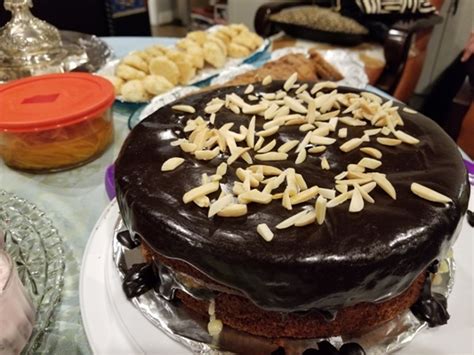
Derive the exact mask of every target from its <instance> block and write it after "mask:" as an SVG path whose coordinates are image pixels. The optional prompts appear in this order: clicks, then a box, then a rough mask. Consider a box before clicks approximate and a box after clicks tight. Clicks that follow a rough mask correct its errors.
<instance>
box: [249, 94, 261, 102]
mask: <svg viewBox="0 0 474 355" xmlns="http://www.w3.org/2000/svg"><path fill="white" fill-rule="evenodd" d="M247 99H248V100H249V101H257V100H258V97H257V96H255V95H249V96H247Z"/></svg>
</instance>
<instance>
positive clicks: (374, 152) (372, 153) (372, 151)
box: [360, 147, 382, 159]
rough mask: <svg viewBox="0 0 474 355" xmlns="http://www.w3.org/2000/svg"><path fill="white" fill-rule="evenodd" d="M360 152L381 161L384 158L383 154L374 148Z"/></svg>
mask: <svg viewBox="0 0 474 355" xmlns="http://www.w3.org/2000/svg"><path fill="white" fill-rule="evenodd" d="M360 151H361V152H363V153H365V154H368V155H370V156H371V157H374V158H377V159H381V158H382V152H381V151H380V150H378V149H375V148H372V147H364V148H360Z"/></svg>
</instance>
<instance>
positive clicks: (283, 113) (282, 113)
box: [274, 106, 290, 118]
mask: <svg viewBox="0 0 474 355" xmlns="http://www.w3.org/2000/svg"><path fill="white" fill-rule="evenodd" d="M289 113H290V108H289V107H288V106H282V107H280V108H279V109H278V110H277V111H276V112H275V116H274V118H277V117H280V116H286V115H288V114H289Z"/></svg>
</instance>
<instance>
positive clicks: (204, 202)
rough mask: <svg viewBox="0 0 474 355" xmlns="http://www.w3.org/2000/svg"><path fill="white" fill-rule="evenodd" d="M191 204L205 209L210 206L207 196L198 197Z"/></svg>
mask: <svg viewBox="0 0 474 355" xmlns="http://www.w3.org/2000/svg"><path fill="white" fill-rule="evenodd" d="M193 202H194V203H195V204H196V205H198V206H199V207H201V208H207V207H209V205H210V204H211V201H210V200H209V197H207V196H201V197H198V198H196V199H194V201H193Z"/></svg>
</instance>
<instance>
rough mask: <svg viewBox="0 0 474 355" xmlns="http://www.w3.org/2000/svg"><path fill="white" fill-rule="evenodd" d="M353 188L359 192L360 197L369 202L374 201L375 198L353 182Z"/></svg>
mask: <svg viewBox="0 0 474 355" xmlns="http://www.w3.org/2000/svg"><path fill="white" fill-rule="evenodd" d="M354 188H355V189H356V190H358V191H359V192H360V195H361V196H362V198H363V199H364V200H365V201H367V202H369V203H374V202H375V200H374V199H373V198H372V196H370V195H369V193H368V192H367V191H365V190H364V189H363V188H362V187H361V186H360V185H359V184H354Z"/></svg>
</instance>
